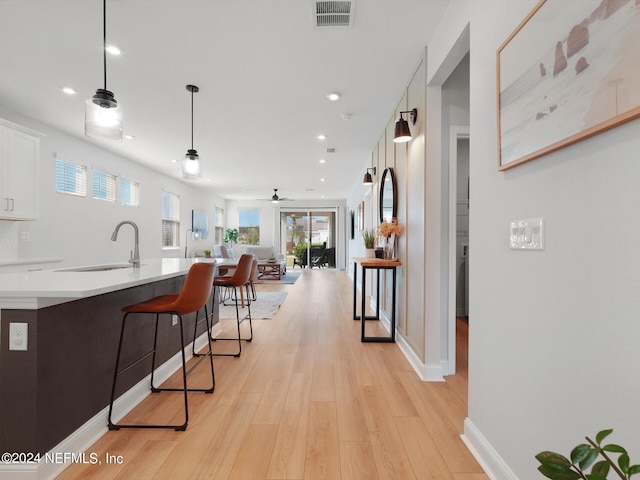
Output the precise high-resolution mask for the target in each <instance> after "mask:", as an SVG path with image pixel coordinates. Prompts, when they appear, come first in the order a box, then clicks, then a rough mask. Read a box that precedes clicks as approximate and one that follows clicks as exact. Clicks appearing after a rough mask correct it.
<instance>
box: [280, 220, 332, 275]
mask: <svg viewBox="0 0 640 480" xmlns="http://www.w3.org/2000/svg"><path fill="white" fill-rule="evenodd" d="M280 241H281V248H282V251H283V252H286V254H287V265H288V266H290V267H292V268H297V267H301V268H335V266H336V243H337V242H336V212H335V210H293V209H292V210H287V211H284V210H283V211H281V212H280Z"/></svg>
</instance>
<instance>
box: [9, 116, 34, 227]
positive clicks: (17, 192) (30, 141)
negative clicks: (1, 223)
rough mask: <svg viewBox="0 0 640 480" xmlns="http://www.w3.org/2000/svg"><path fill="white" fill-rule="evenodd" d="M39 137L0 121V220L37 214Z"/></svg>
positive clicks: (20, 218) (18, 218)
mask: <svg viewBox="0 0 640 480" xmlns="http://www.w3.org/2000/svg"><path fill="white" fill-rule="evenodd" d="M39 158H40V139H39V138H38V137H37V136H35V135H31V134H29V133H24V132H21V131H18V130H15V129H13V128H9V127H6V126H3V125H1V124H0V198H1V199H2V203H1V204H0V219H9V220H33V219H35V218H36V217H37V206H38V201H37V194H38V191H37V180H38V179H37V177H38V161H39Z"/></svg>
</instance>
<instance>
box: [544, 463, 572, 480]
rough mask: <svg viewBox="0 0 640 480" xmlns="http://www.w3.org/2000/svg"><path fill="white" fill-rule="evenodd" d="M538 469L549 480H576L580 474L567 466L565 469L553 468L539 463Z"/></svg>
mask: <svg viewBox="0 0 640 480" xmlns="http://www.w3.org/2000/svg"><path fill="white" fill-rule="evenodd" d="M538 471H539V472H540V473H541V474H543V475H544V476H545V477H547V478H550V479H551V480H578V479H579V478H580V474H578V473H577V472H574V471H573V470H571V469H569V468H567V469H566V470H555V469H553V468H549V467H547V466H545V465H540V466H539V467H538Z"/></svg>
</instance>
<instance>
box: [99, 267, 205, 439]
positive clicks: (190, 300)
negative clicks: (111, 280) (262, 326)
mask: <svg viewBox="0 0 640 480" xmlns="http://www.w3.org/2000/svg"><path fill="white" fill-rule="evenodd" d="M214 274H215V264H214V263H195V264H193V265H192V266H191V268H190V269H189V273H188V274H187V278H186V279H185V282H184V285H183V286H182V290H181V291H180V293H179V294H178V295H162V296H159V297H155V298H152V299H150V300H146V301H144V302H140V303H136V304H135V305H129V306H127V307H124V308H123V309H122V311H123V312H124V316H123V318H122V329H121V330H120V341H119V343H118V354H117V356H116V366H115V370H114V374H113V385H112V387H111V400H110V402H109V417H108V426H109V430H119V429H121V428H172V429H175V430H186V428H187V424H188V422H189V404H188V398H187V392H205V393H213V390H214V389H215V385H216V382H215V374H214V371H213V357H212V355H213V351H212V349H211V338H210V335H209V333H208V332H209V331H210V328H211V327H210V325H209V315H208V312H207V305H206V303H207V300H208V299H209V296H210V295H211V288H212V284H213V278H214ZM202 307H204V312H205V321H206V324H207V338H208V343H209V351H208V352H206V353H205V354H204V356H202V357H201V358H200V359H199V360H198V362H197V363H196V364H195V365H194V366H192V367H191V368H190V369H189V371H187V366H186V360H185V353H184V349H185V345H184V325H183V316H184V315H187V314H189V313H193V312H196V319H195V321H196V322H198V318H197V316H198V312H199V311H200V309H201V308H202ZM134 314H155V319H156V321H155V331H154V335H153V349H152V350H151V351H150V352H148V353H146V354H144V355H143V356H142V357H141V358H139V359H138V360H136V361H134V362H132V363H130V364H129V365H128V366H126V367H124V368H122V369H120V357H121V354H122V344H123V339H124V333H125V326H126V324H127V320H128V319H129V318H130V315H134ZM161 314H166V318H167V319H169V320H170V319H171V316H172V315H177V316H178V324H179V325H180V346H181V349H180V352H181V354H182V382H183V387H182V388H158V387H156V386H154V384H153V376H154V371H155V367H156V350H157V345H158V323H159V320H160V315H161ZM150 355H151V356H152V361H151V382H150V384H151V391H152V392H153V393H157V392H164V391H173V392H184V423H182V424H179V425H155V424H154V425H149V424H115V423H113V421H112V420H111V417H112V414H113V402H114V399H115V392H116V382H117V379H118V376H119V375H120V374H122V373H124V372H125V371H127V370H128V369H130V368H131V367H133V366H134V365H137V364H138V363H140V362H141V361H143V360H144V359H146V358H148V357H149V356H150ZM207 357H208V358H209V363H210V366H211V387H209V388H187V375H188V374H189V373H190V372H191V371H192V370H193V369H195V368H196V367H197V366H198V365H199V364H200V363H201V362H202V361H203V360H204V359H206V358H207Z"/></svg>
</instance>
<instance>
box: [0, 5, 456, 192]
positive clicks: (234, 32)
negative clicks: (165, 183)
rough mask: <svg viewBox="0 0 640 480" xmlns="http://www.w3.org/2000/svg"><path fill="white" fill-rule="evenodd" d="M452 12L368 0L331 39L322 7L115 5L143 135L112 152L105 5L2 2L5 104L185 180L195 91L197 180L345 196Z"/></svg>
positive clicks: (113, 16)
mask: <svg viewBox="0 0 640 480" xmlns="http://www.w3.org/2000/svg"><path fill="white" fill-rule="evenodd" d="M448 3H449V0H356V1H355V14H354V22H353V26H351V27H330V28H325V29H320V28H317V27H315V24H314V13H315V10H314V8H315V2H314V1H310V0H171V1H169V0H107V43H108V44H115V45H117V46H118V47H120V48H121V49H122V51H123V54H122V55H120V56H118V57H114V56H110V55H109V56H108V58H107V73H108V79H107V88H108V89H109V90H111V91H112V92H113V93H114V95H115V97H116V99H117V100H118V103H119V104H120V105H121V106H122V108H123V111H124V130H125V134H130V135H134V136H135V138H134V139H133V140H125V141H123V142H120V143H118V142H116V143H112V142H94V141H93V140H90V139H88V138H86V137H84V134H83V131H84V130H83V129H84V101H85V100H86V99H88V98H90V97H91V96H92V95H93V94H94V93H95V90H96V89H97V88H103V69H102V1H101V0H0V105H3V106H4V107H6V108H8V109H11V110H14V111H17V112H20V113H22V114H24V115H27V116H29V117H32V118H34V119H37V120H39V121H42V122H44V123H47V124H50V125H53V126H55V127H57V128H59V129H60V130H63V131H65V132H67V133H69V134H71V135H74V136H77V137H79V138H83V139H85V140H87V141H90V142H94V143H96V144H98V145H100V146H102V147H104V148H105V149H108V150H111V151H113V152H116V153H118V154H120V155H122V156H124V157H126V158H129V159H131V160H133V161H136V162H139V163H142V164H145V165H147V166H150V167H151V168H154V169H156V170H158V171H161V172H163V173H165V174H168V175H171V176H174V177H176V178H179V177H180V168H179V166H178V164H176V163H172V160H176V159H180V158H182V157H183V156H184V154H185V153H186V151H187V149H188V148H190V147H191V123H190V122H191V118H190V108H191V103H190V102H191V99H190V95H191V94H190V93H189V92H188V91H187V90H186V88H185V86H186V85H187V84H194V85H197V86H198V87H200V92H199V93H196V94H195V95H194V148H195V149H196V150H197V151H198V153H199V154H200V158H201V159H202V161H203V180H201V181H198V182H196V183H198V184H199V185H202V186H204V187H207V188H211V189H212V191H213V192H215V194H217V195H219V196H221V197H223V198H227V199H254V198H269V197H270V196H271V195H272V194H273V188H278V193H279V194H280V195H281V196H283V197H288V198H294V199H316V198H327V199H343V198H346V196H347V194H348V191H349V189H350V188H351V186H352V185H353V182H354V179H355V178H357V176H360V175H363V174H364V170H363V166H364V165H365V164H366V163H367V161H368V159H369V158H370V152H371V149H372V147H373V146H374V145H375V143H376V142H377V140H378V138H379V136H380V135H381V134H382V132H383V129H384V127H385V126H386V124H387V122H388V121H389V120H390V119H391V115H392V113H393V110H394V108H395V107H396V105H397V103H398V101H399V100H400V97H401V96H402V93H403V90H404V88H405V87H406V85H407V83H408V81H409V79H410V77H411V75H412V74H413V71H414V69H415V68H416V66H417V64H418V61H419V58H420V55H421V54H422V52H423V49H424V46H425V45H426V44H427V43H428V40H429V38H430V36H431V34H432V32H433V29H434V26H435V25H436V24H437V23H438V21H439V20H440V18H441V15H442V13H443V12H444V9H445V8H446V6H447V4H448ZM65 86H70V87H73V88H75V89H76V90H77V91H78V94H77V95H75V96H68V95H66V94H64V93H62V91H61V89H62V87H65ZM330 91H340V92H342V98H341V99H340V100H339V101H338V102H330V101H328V100H327V98H326V97H325V95H326V94H327V93H328V92H330ZM343 113H348V114H350V115H351V116H352V117H351V119H350V120H348V121H345V120H343V119H342V118H341V114H343ZM320 133H323V134H325V135H326V136H327V139H326V140H324V141H319V140H317V139H316V135H318V134H320ZM326 148H335V149H336V153H326ZM321 158H324V159H325V160H326V163H324V164H321V163H320V162H319V160H320V159H321ZM321 178H324V179H325V181H321ZM207 179H210V181H207Z"/></svg>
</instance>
